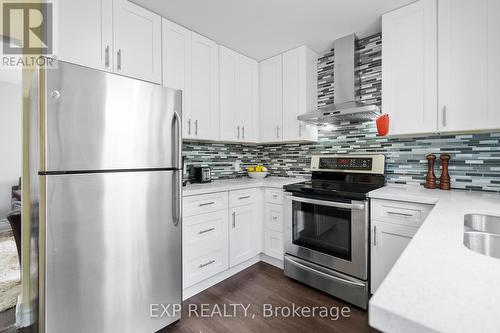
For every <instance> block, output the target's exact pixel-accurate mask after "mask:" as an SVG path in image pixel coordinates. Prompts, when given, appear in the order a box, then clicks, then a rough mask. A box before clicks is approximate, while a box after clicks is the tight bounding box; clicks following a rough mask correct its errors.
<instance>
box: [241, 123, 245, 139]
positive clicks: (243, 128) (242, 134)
mask: <svg viewBox="0 0 500 333" xmlns="http://www.w3.org/2000/svg"><path fill="white" fill-rule="evenodd" d="M241 138H242V139H245V125H243V126H241Z"/></svg>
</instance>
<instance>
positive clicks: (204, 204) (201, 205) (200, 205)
mask: <svg viewBox="0 0 500 333" xmlns="http://www.w3.org/2000/svg"><path fill="white" fill-rule="evenodd" d="M214 203H215V201H210V202H205V203H201V204H199V205H198V206H199V207H203V206H210V205H213V204H214Z"/></svg>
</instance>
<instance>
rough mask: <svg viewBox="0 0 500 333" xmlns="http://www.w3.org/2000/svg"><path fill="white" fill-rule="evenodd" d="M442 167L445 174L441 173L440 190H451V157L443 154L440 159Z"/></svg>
mask: <svg viewBox="0 0 500 333" xmlns="http://www.w3.org/2000/svg"><path fill="white" fill-rule="evenodd" d="M439 158H440V159H441V165H442V167H443V172H442V173H441V178H440V180H439V181H440V183H439V188H440V189H442V190H450V189H451V185H450V175H449V174H448V162H449V161H450V155H448V154H442V155H441V156H440V157H439Z"/></svg>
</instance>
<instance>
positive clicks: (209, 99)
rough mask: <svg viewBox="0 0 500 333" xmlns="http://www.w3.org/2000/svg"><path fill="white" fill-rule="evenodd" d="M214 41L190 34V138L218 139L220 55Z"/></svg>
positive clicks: (188, 122)
mask: <svg viewBox="0 0 500 333" xmlns="http://www.w3.org/2000/svg"><path fill="white" fill-rule="evenodd" d="M218 54H219V52H218V47H217V44H215V42H214V41H212V40H210V39H208V38H206V37H203V36H201V35H198V34H197V33H194V32H192V33H191V84H190V90H189V111H188V113H189V118H188V119H187V125H188V128H187V132H188V135H187V136H186V137H187V138H193V139H199V140H219V97H218V96H219V93H218V91H219V89H218V87H219V79H218V74H219V56H218Z"/></svg>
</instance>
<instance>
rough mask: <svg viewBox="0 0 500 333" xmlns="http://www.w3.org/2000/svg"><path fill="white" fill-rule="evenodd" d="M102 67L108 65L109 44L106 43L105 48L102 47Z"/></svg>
mask: <svg viewBox="0 0 500 333" xmlns="http://www.w3.org/2000/svg"><path fill="white" fill-rule="evenodd" d="M104 67H105V68H108V67H109V45H106V48H105V49H104Z"/></svg>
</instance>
